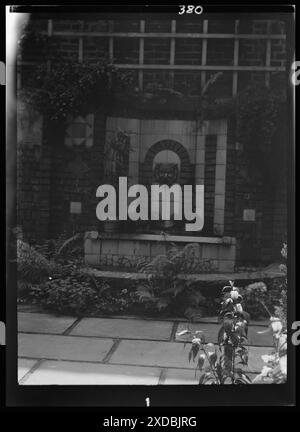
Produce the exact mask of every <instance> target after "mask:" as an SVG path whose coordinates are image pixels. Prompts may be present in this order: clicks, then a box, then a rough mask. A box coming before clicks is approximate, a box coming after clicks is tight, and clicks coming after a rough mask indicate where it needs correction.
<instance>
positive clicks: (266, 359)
mask: <svg viewBox="0 0 300 432" xmlns="http://www.w3.org/2000/svg"><path fill="white" fill-rule="evenodd" d="M261 358H262V359H263V361H264V362H265V363H269V362H272V361H274V360H275V356H274V355H272V354H271V355H268V354H264V355H262V356H261Z"/></svg>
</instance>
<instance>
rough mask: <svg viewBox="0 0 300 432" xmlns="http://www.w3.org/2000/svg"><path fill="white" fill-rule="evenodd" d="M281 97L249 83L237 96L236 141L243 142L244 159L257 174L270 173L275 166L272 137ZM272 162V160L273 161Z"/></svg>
mask: <svg viewBox="0 0 300 432" xmlns="http://www.w3.org/2000/svg"><path fill="white" fill-rule="evenodd" d="M283 103H284V97H283V95H282V94H281V93H279V91H275V90H274V89H272V88H267V87H265V86H263V85H250V86H248V87H247V88H246V89H245V90H244V91H242V92H241V93H239V94H238V96H237V99H236V110H235V111H236V121H237V141H238V142H239V143H240V144H242V147H243V154H244V158H245V160H246V161H247V162H248V163H250V165H251V167H252V169H256V168H259V173H260V175H264V174H266V175H268V176H269V177H270V175H271V174H272V171H274V167H270V162H272V161H273V160H274V154H275V152H274V149H273V146H272V138H273V135H274V133H275V131H276V129H277V127H278V120H279V117H280V114H281V112H282V106H283ZM272 163H273V162H272Z"/></svg>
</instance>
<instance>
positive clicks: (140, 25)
mask: <svg viewBox="0 0 300 432" xmlns="http://www.w3.org/2000/svg"><path fill="white" fill-rule="evenodd" d="M15 8H16V9H15V10H14V6H11V7H10V11H8V12H7V15H13V17H7V22H10V21H9V19H11V20H12V18H14V20H15V21H16V22H17V25H16V27H15V30H14V34H13V36H12V38H11V40H12V41H13V40H14V42H12V44H14V46H13V48H14V49H15V52H14V55H15V64H14V68H15V75H14V80H13V85H12V92H13V93H12V94H13V98H15V99H14V103H15V108H16V118H15V120H14V121H15V123H14V128H15V129H14V133H15V137H14V138H13V139H11V140H12V141H13V140H14V141H15V142H14V143H13V144H12V147H11V148H14V150H13V152H14V155H15V156H14V158H15V159H14V163H13V170H14V173H15V174H11V175H12V176H14V175H15V179H14V181H11V183H10V185H13V186H12V188H13V189H12V190H14V192H12V193H11V194H10V193H9V196H14V201H13V199H12V201H11V202H10V201H9V200H8V205H9V206H11V207H9V209H8V210H10V211H11V213H10V215H11V216H10V217H9V218H8V221H7V229H8V231H9V234H8V238H9V246H8V248H9V251H10V252H9V253H10V254H11V256H12V257H14V259H12V260H11V264H10V266H14V267H13V268H14V269H15V278H16V295H15V298H16V303H17V304H16V305H15V307H17V330H18V345H17V356H18V360H17V368H18V386H19V387H23V386H24V387H25V386H26V387H29V386H54V385H56V386H120V385H121V386H149V388H150V386H161V387H164V386H173V388H175V387H174V386H187V385H188V386H189V388H191V389H192V388H193V386H194V387H195V388H196V387H197V388H199V386H200V387H204V386H207V385H213V386H222V387H223V386H227V387H228V385H229V386H236V385H242V384H243V385H244V386H243V387H242V388H243V389H244V388H246V387H245V385H246V386H247V385H248V386H251V385H253V384H254V385H256V384H263V385H266V384H267V385H271V386H275V385H286V383H287V376H288V374H289V371H288V364H289V358H288V343H290V342H289V341H288V339H287V329H288V328H290V324H288V323H289V322H290V321H288V320H289V319H290V318H289V317H288V301H289V295H293V294H292V292H293V290H294V288H295V287H294V286H293V284H291V283H289V280H290V279H289V277H288V275H289V274H290V273H289V262H290V261H289V259H288V255H289V253H290V250H291V249H290V242H289V239H290V234H289V232H290V231H289V230H290V227H289V220H290V218H291V215H290V214H289V203H291V202H292V200H293V197H291V192H292V190H293V186H292V185H293V181H294V179H293V178H292V179H291V178H290V175H291V172H290V169H289V166H290V164H293V162H291V158H293V146H294V143H293V134H294V133H293V131H292V130H291V128H292V122H291V119H292V116H293V110H294V106H293V105H294V101H293V98H291V97H290V96H289V92H290V93H291V91H292V92H293V91H294V86H293V79H294V84H295V77H293V76H292V72H291V60H293V61H295V59H294V44H295V40H294V39H295V36H294V28H293V27H294V18H293V13H291V12H289V13H281V12H273V11H272V10H271V8H270V12H269V13H260V12H259V9H258V12H255V13H253V12H251V13H250V12H249V13H247V12H239V13H219V12H218V10H217V8H216V11H215V12H214V11H213V10H212V9H210V10H209V12H207V11H206V10H205V6H204V5H203V6H200V5H198V6H197V5H194V6H188V5H185V6H179V5H178V6H176V7H175V6H174V11H173V12H172V13H167V12H162V13H160V12H159V11H158V12H155V13H154V12H152V11H149V12H147V10H143V11H142V12H135V11H134V10H133V9H132V8H129V7H128V10H126V7H124V8H123V9H122V12H118V9H117V8H116V9H114V10H113V12H106V11H103V12H102V11H99V10H97V9H95V10H93V8H92V7H91V8H90V10H89V8H86V10H85V11H84V12H80V13H78V12H77V11H76V10H74V11H73V10H72V8H71V7H70V8H69V12H68V13H66V11H65V9H62V10H61V11H60V9H59V7H55V8H53V11H51V10H50V9H51V8H45V10H43V7H39V8H38V9H37V10H36V11H35V10H34V7H33V8H31V9H30V12H28V13H27V12H26V10H25V11H24V12H23V11H22V10H21V11H20V10H18V7H17V6H16V7H15ZM12 21H13V20H12ZM10 31H11V27H9V26H7V29H6V32H7V35H6V37H7V38H9V37H10V35H11V33H10ZM7 43H8V42H7ZM7 81H9V77H7ZM171 388H172V387H171ZM239 388H241V386H239ZM264 388H265V387H264ZM113 389H114V387H112V388H111V391H114V390H113ZM216 389H217V388H216ZM129 391H130V390H129ZM171 391H172V390H171ZM252 402H253V403H254V402H255V401H252ZM142 403H143V405H144V406H149V405H150V404H151V400H150V399H148V400H147V399H146V400H144V401H143V402H142ZM249 403H251V400H250V401H249Z"/></svg>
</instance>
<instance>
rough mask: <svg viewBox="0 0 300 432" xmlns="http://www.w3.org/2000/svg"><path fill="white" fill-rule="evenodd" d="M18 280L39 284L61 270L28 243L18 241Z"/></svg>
mask: <svg viewBox="0 0 300 432" xmlns="http://www.w3.org/2000/svg"><path fill="white" fill-rule="evenodd" d="M17 264H18V265H17V269H18V279H19V280H23V281H24V282H27V283H39V282H41V281H42V280H45V279H46V278H47V277H49V276H51V275H52V274H53V273H56V272H57V271H59V270H60V266H59V265H58V264H56V263H55V262H53V261H51V260H49V259H47V258H46V257H44V256H43V255H42V254H41V253H39V252H38V251H36V250H35V249H34V248H33V247H32V246H30V245H29V244H28V243H25V242H23V241H22V240H20V239H18V240H17Z"/></svg>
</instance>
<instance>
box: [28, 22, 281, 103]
mask: <svg viewBox="0 0 300 432" xmlns="http://www.w3.org/2000/svg"><path fill="white" fill-rule="evenodd" d="M139 30H140V31H139V32H115V31H113V21H109V25H108V31H107V32H99V31H86V32H83V31H67V30H66V31H55V30H53V21H52V20H48V29H47V31H44V32H42V33H43V34H46V35H48V36H49V37H51V36H60V37H62V38H63V37H72V38H73V37H74V38H76V39H78V61H80V62H81V61H83V41H84V38H88V37H93V38H97V37H99V38H108V54H109V58H110V60H111V62H113V59H114V41H115V38H116V37H118V38H137V39H138V40H139V47H138V49H139V54H138V63H114V64H115V65H116V66H117V67H119V68H122V69H133V70H137V71H138V83H139V88H140V89H142V88H143V83H144V71H147V70H160V71H162V70H165V71H169V74H170V83H171V85H173V82H174V72H175V71H179V70H180V71H199V72H200V73H201V86H204V84H205V82H206V72H207V71H229V72H232V95H233V96H234V95H236V93H237V89H238V72H244V71H249V72H264V74H265V83H266V85H267V86H268V85H269V83H270V72H283V71H285V67H284V66H272V65H271V48H272V45H271V44H272V40H282V39H283V40H284V39H285V38H286V36H285V35H284V34H272V33H271V21H268V23H267V33H266V34H241V33H239V20H235V31H234V33H208V20H204V21H203V31H202V33H179V32H176V20H172V21H171V32H157V33H154V32H145V21H144V20H140V23H139ZM146 38H156V39H161V38H163V39H169V40H170V55H169V63H168V64H145V62H144V58H145V50H144V41H145V39H146ZM177 39H201V40H202V55H201V64H199V65H191V64H187V65H182V64H176V62H175V50H176V40H177ZM209 39H221V40H222V39H231V40H233V41H234V46H233V59H232V64H231V65H208V64H207V41H208V40H209ZM242 39H244V40H265V43H266V58H265V64H264V65H263V66H250V65H249V66H241V65H239V48H240V40H242ZM32 63H33V62H22V61H20V62H19V64H20V65H29V64H32ZM48 67H49V68H50V62H48Z"/></svg>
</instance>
